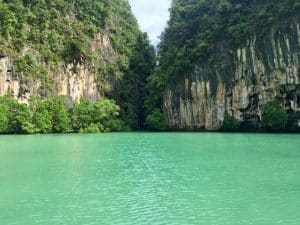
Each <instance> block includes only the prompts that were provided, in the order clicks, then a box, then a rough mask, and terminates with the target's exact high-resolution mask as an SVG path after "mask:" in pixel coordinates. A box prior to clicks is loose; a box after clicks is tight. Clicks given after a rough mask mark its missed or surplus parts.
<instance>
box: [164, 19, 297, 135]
mask: <svg viewBox="0 0 300 225" xmlns="http://www.w3.org/2000/svg"><path fill="white" fill-rule="evenodd" d="M214 54H215V58H216V59H217V60H215V61H216V62H215V63H210V64H209V65H198V66H197V67H196V68H195V70H194V71H193V72H192V73H191V74H186V75H183V76H180V77H181V78H180V79H177V80H173V81H171V82H169V84H168V86H167V88H166V91H165V94H164V105H163V108H164V112H165V115H166V118H167V122H168V125H169V127H170V128H172V129H207V130H217V129H219V128H220V126H221V124H222V121H223V120H224V114H225V112H228V113H229V114H231V115H232V116H234V117H235V118H237V119H238V120H239V121H241V124H242V126H244V127H247V128H257V127H258V126H259V121H260V119H261V114H262V106H263V105H264V104H265V103H266V102H268V101H270V100H273V99H278V100H279V101H280V102H281V103H282V105H283V106H284V107H285V108H286V110H287V111H288V112H297V111H300V25H299V23H297V22H294V23H292V24H291V25H290V26H289V28H288V29H286V30H285V31H281V32H279V31H277V32H274V31H271V32H270V33H269V35H268V36H266V37H264V38H263V39H260V40H259V39H258V38H257V37H256V36H253V37H251V38H250V39H249V41H248V42H247V44H246V46H243V47H233V46H232V45H231V44H230V43H229V42H227V41H223V42H220V43H217V44H216V47H215V50H214Z"/></svg>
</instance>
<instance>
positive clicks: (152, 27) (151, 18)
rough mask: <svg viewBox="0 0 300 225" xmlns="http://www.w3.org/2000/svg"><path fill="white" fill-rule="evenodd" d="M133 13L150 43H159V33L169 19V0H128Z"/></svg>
mask: <svg viewBox="0 0 300 225" xmlns="http://www.w3.org/2000/svg"><path fill="white" fill-rule="evenodd" d="M129 3H130V5H131V9H132V12H133V14H134V15H135V17H136V18H137V20H138V23H139V25H140V28H141V30H142V31H144V32H147V33H148V35H149V38H150V41H151V43H152V44H154V45H157V44H158V43H159V41H160V40H159V35H160V34H161V32H162V31H163V30H164V28H165V26H166V24H167V21H168V19H169V8H170V5H171V0H129Z"/></svg>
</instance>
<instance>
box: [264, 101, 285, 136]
mask: <svg viewBox="0 0 300 225" xmlns="http://www.w3.org/2000/svg"><path fill="white" fill-rule="evenodd" d="M287 121H288V115H287V113H286V112H285V110H284V108H283V107H282V106H281V105H280V103H279V102H278V101H270V102H268V103H266V104H265V105H264V106H263V109H262V126H263V127H264V128H267V129H271V130H283V129H285V127H286V125H287Z"/></svg>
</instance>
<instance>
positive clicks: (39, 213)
mask: <svg viewBox="0 0 300 225" xmlns="http://www.w3.org/2000/svg"><path fill="white" fill-rule="evenodd" d="M0 224H1V225H2V224H3V225H13V224H15V225H41V224H43V225H54V224H66V225H83V224H87V225H88V224H100V225H105V224H112V225H118V224H120V225H121V224H122V225H127V224H128V225H148V224H149V225H159V224H166V225H167V224H168V225H169V224H170V225H173V224H174V225H177V224H178V225H184V224H187V225H193V224H195V225H196V224H197V225H198V224H200V225H248V224H249V225H250V224H253V225H277V224H283V225H299V224H300V135H285V134H281V135H278V134H276V135H274V134H219V133H121V134H103V135H58V136H56V135H46V136H42V135H41V136H1V137H0Z"/></svg>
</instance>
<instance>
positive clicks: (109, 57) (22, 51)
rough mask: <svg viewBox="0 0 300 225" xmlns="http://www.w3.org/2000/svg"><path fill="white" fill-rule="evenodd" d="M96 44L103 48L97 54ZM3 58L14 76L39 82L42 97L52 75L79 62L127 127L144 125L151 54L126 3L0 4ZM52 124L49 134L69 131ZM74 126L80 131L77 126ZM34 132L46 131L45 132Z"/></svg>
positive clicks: (19, 0) (46, 0)
mask: <svg viewBox="0 0 300 225" xmlns="http://www.w3.org/2000/svg"><path fill="white" fill-rule="evenodd" d="M99 37H105V38H107V40H108V42H107V43H104V42H105V41H104V39H103V40H102V38H99ZM102 42H103V43H102ZM99 44H100V45H109V46H106V48H107V49H104V50H103V49H102V48H103V46H98V45H99ZM4 56H11V57H12V58H13V62H14V63H13V75H14V76H18V77H19V79H22V80H24V81H25V82H28V83H30V82H31V81H32V80H34V81H36V80H38V81H41V86H42V88H41V90H42V91H43V92H45V93H51V90H53V80H55V77H53V74H59V73H61V71H62V69H63V68H65V67H66V65H67V64H70V63H71V64H73V65H77V63H81V64H84V65H85V68H88V69H89V70H90V72H92V73H94V74H95V75H96V80H97V86H98V87H101V88H100V92H101V94H102V95H103V96H106V97H107V98H112V99H115V100H116V102H117V104H118V105H119V106H120V107H121V109H120V114H121V117H122V119H123V120H124V121H125V122H126V124H128V126H129V127H130V128H131V129H142V128H143V127H144V121H145V117H146V114H145V113H144V111H143V104H144V101H145V98H146V94H145V93H146V92H145V91H144V89H145V86H146V80H147V77H148V76H150V75H151V74H152V73H153V70H154V67H155V64H156V59H155V50H154V47H153V46H151V45H150V42H149V39H148V37H147V34H143V33H142V32H141V31H140V30H139V27H138V24H137V21H136V19H135V17H134V16H133V15H132V13H131V9H130V6H129V3H128V1H126V0H125V1H120V0H105V1H99V0H81V1H77V0H70V1H67V0H34V1H32V0H0V57H4ZM45 95H47V94H45ZM56 100H57V99H56ZM53 101H54V102H53V103H54V104H60V105H61V103H60V102H55V100H54V99H53ZM82 104H84V103H82ZM85 104H86V103H85ZM85 106H86V107H90V106H89V105H87V104H86V105H81V106H78V107H81V108H80V109H75V110H77V111H78V110H79V111H82V110H83V107H85ZM76 107H77V106H76ZM41 110H42V109H41ZM58 110H59V109H58ZM86 110H90V108H88V109H86ZM59 113H62V114H63V115H64V112H61V111H59ZM79 116H80V115H79ZM64 117H66V116H64ZM75 117H76V116H75ZM74 119H75V118H71V122H70V123H71V124H72V125H73V124H74ZM56 120H57V121H56V122H55V123H56V125H54V131H56V132H65V131H68V130H69V127H68V126H67V125H66V124H60V121H59V118H57V119H56ZM63 120H64V119H63ZM85 120H91V118H84V123H85V124H83V129H86V128H87V127H88V124H86V123H89V121H85ZM97 123H98V122H97ZM109 123H112V124H114V125H115V126H116V127H115V129H119V128H117V127H119V126H121V124H120V123H119V122H118V121H114V122H112V121H109ZM46 124H47V122H46ZM101 124H102V122H101ZM116 124H118V125H116ZM44 125H45V124H44ZM60 125H61V127H59V126H60ZM74 126H75V128H76V129H77V128H78V129H80V128H79V127H78V126H79V124H74ZM122 126H123V125H122ZM38 129H41V131H40V132H48V130H47V128H43V127H42V128H38ZM103 129H105V128H103ZM100 130H101V129H100Z"/></svg>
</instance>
